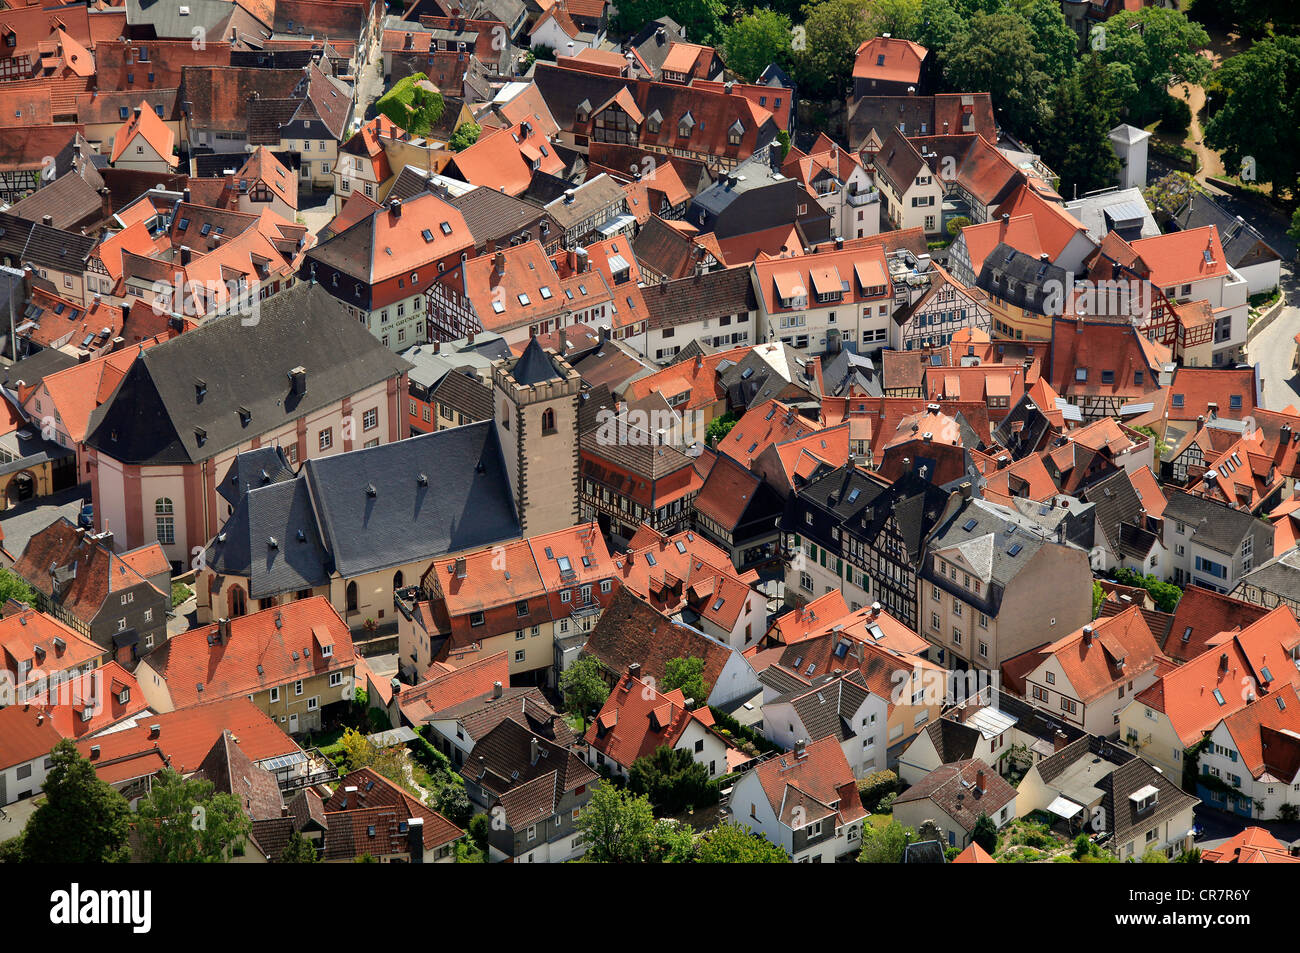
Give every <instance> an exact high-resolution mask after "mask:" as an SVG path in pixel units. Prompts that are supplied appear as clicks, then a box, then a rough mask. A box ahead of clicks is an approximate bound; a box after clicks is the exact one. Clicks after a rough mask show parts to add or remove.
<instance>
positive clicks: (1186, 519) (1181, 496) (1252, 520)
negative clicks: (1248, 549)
mask: <svg viewBox="0 0 1300 953" xmlns="http://www.w3.org/2000/svg"><path fill="white" fill-rule="evenodd" d="M1165 495H1166V496H1167V497H1168V503H1166V505H1165V511H1164V520H1165V522H1166V523H1168V522H1169V521H1170V520H1173V521H1174V522H1177V523H1185V524H1186V525H1187V528H1188V529H1189V530H1190V532H1191V535H1192V537H1193V538H1194V539H1195V540H1196V542H1197V543H1198V544H1199V545H1202V546H1208V547H1209V548H1210V549H1213V550H1217V551H1218V552H1220V553H1223V554H1225V555H1228V556H1231V555H1233V554H1235V553H1236V552H1237V551H1238V550H1239V549H1240V548H1241V543H1242V540H1244V539H1245V538H1246V534H1247V533H1253V534H1254V543H1253V544H1252V545H1253V547H1254V551H1255V552H1257V553H1268V552H1272V551H1273V527H1272V526H1271V525H1269V524H1268V523H1266V522H1265V521H1264V520H1261V519H1258V518H1257V517H1254V516H1251V515H1250V513H1248V512H1246V511H1245V510H1238V509H1234V508H1233V507H1231V506H1228V505H1227V504H1225V503H1219V502H1217V501H1215V500H1208V499H1206V498H1205V497H1202V496H1193V495H1192V494H1191V493H1185V492H1183V491H1182V490H1179V489H1177V488H1175V487H1167V488H1166V490H1165Z"/></svg>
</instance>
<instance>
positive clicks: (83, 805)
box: [22, 738, 131, 864]
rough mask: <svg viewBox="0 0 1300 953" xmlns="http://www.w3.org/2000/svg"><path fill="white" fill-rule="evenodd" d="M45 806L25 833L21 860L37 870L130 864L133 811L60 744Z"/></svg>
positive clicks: (69, 747) (47, 783)
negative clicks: (43, 866)
mask: <svg viewBox="0 0 1300 953" xmlns="http://www.w3.org/2000/svg"><path fill="white" fill-rule="evenodd" d="M50 759H51V761H52V762H53V765H52V767H51V768H50V770H49V773H48V774H47V775H46V776H45V788H44V792H45V800H44V802H43V803H42V804H41V806H40V807H38V808H37V809H36V811H35V812H34V813H33V814H32V816H31V819H30V820H29V821H28V822H27V827H26V828H25V830H24V837H23V845H22V849H23V852H22V856H23V859H24V860H26V861H29V862H32V863H38V864H52V863H53V864H101V863H119V862H124V861H126V860H128V859H129V858H130V853H131V851H130V848H129V847H128V846H127V837H128V835H129V833H130V816H131V806H130V805H129V804H128V803H127V801H126V798H124V797H123V796H122V795H121V794H120V793H119V792H117V791H115V790H113V788H111V787H109V786H108V785H107V784H105V783H104V782H103V781H101V780H100V779H99V776H98V775H96V774H95V768H94V766H93V765H91V763H90V762H89V761H88V760H87V759H85V758H83V757H82V756H81V753H80V752H79V751H77V746H76V745H75V744H73V743H72V742H71V741H70V740H68V739H66V738H65V739H63V740H62V741H60V742H59V743H58V744H57V745H55V746H54V750H53V751H51V752H50Z"/></svg>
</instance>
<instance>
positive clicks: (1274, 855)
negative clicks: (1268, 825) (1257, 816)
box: [1201, 827, 1300, 864]
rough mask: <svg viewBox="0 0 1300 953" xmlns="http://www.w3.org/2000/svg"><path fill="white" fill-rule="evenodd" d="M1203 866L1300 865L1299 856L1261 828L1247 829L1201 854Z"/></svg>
mask: <svg viewBox="0 0 1300 953" xmlns="http://www.w3.org/2000/svg"><path fill="white" fill-rule="evenodd" d="M1201 862H1202V863H1205V864H1300V856H1296V855H1294V854H1292V853H1291V850H1290V848H1289V847H1288V846H1287V845H1286V844H1284V843H1283V842H1282V841H1280V840H1278V839H1277V838H1276V837H1274V836H1273V835H1272V834H1270V833H1269V832H1268V831H1266V830H1265V829H1264V828H1262V827H1247V828H1246V829H1245V830H1244V831H1242V832H1241V833H1240V834H1236V835H1234V836H1232V837H1230V838H1228V839H1227V840H1226V841H1224V842H1223V843H1222V844H1220V845H1219V846H1218V847H1212V848H1208V849H1206V850H1203V851H1202V852H1201Z"/></svg>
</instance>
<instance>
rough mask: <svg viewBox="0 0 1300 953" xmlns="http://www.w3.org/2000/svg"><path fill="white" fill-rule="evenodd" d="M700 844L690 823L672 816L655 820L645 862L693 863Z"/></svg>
mask: <svg viewBox="0 0 1300 953" xmlns="http://www.w3.org/2000/svg"><path fill="white" fill-rule="evenodd" d="M698 853H699V846H698V844H697V842H696V840H695V832H694V831H692V830H691V828H690V825H688V824H682V823H680V822H678V821H675V820H672V819H671V818H663V819H662V820H658V821H655V825H654V827H653V828H652V829H651V831H650V846H649V849H648V850H647V852H646V856H645V862H646V863H651V864H693V863H695V862H696V860H697V854H698Z"/></svg>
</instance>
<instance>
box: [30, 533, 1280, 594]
mask: <svg viewBox="0 0 1300 953" xmlns="http://www.w3.org/2000/svg"><path fill="white" fill-rule="evenodd" d="M6 533H7V531H6ZM6 541H7V540H6ZM1266 552H1267V550H1266ZM1251 588H1255V589H1260V590H1262V591H1263V592H1271V593H1275V594H1276V595H1277V596H1279V597H1280V598H1283V599H1289V600H1291V601H1293V602H1300V549H1289V550H1287V551H1286V552H1285V553H1283V554H1282V555H1281V556H1276V557H1274V558H1273V559H1270V560H1269V561H1268V562H1266V563H1264V565H1262V566H1260V567H1258V568H1257V569H1253V570H1251V571H1250V572H1248V573H1246V574H1245V575H1244V576H1242V577H1241V582H1239V583H1237V588H1236V589H1234V590H1233V593H1232V594H1233V596H1234V598H1237V599H1245V598H1246V595H1245V593H1247V592H1248V591H1249V590H1250V589H1251ZM1249 601H1251V602H1256V603H1259V604H1260V605H1263V606H1265V607H1269V608H1272V607H1273V606H1276V605H1277V600H1276V599H1272V600H1270V599H1269V598H1268V597H1264V598H1263V599H1262V600H1261V599H1256V598H1254V597H1253V596H1252V597H1251V598H1250V600H1249Z"/></svg>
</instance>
